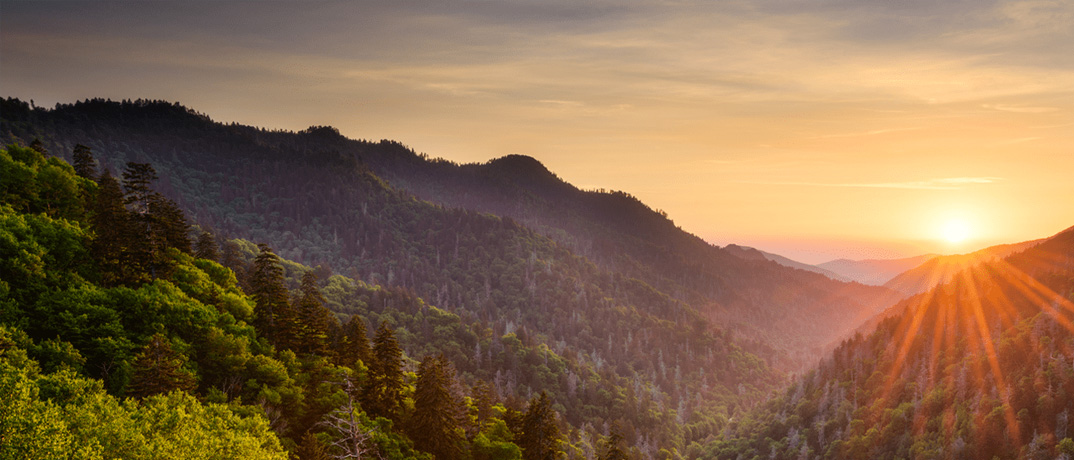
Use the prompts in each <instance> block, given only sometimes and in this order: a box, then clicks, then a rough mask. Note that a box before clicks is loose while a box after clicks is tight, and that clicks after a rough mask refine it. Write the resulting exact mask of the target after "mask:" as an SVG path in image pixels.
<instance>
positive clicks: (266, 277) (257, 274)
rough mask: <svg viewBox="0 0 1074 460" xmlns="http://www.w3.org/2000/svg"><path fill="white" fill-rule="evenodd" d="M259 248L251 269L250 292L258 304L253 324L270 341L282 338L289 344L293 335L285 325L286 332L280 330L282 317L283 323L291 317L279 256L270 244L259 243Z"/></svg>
mask: <svg viewBox="0 0 1074 460" xmlns="http://www.w3.org/2000/svg"><path fill="white" fill-rule="evenodd" d="M257 249H258V254H257V257H256V258H255V259H254V262H253V267H252V268H251V269H250V270H249V273H250V274H249V282H250V294H251V295H252V296H253V298H254V301H255V302H256V305H257V307H256V308H257V309H256V311H254V325H255V326H256V327H257V329H258V330H259V331H260V332H261V333H262V334H264V335H265V337H267V338H268V339H269V341H270V342H272V343H274V344H280V343H281V340H282V342H283V343H284V344H287V343H288V341H289V340H290V336H289V334H288V333H287V332H286V325H285V326H284V329H285V331H283V333H281V331H280V330H279V329H280V322H281V317H282V321H284V322H286V321H288V320H289V319H290V318H289V316H290V315H289V310H290V305H288V303H287V287H286V286H285V285H284V278H283V266H282V265H280V258H279V256H277V255H276V254H275V253H273V252H272V248H270V247H269V246H268V245H267V244H264V243H261V244H258V245H257ZM281 336H282V337H281Z"/></svg>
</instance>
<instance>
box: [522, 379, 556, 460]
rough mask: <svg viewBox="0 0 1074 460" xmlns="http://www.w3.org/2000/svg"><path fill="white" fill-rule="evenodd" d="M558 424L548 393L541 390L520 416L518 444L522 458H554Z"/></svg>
mask: <svg viewBox="0 0 1074 460" xmlns="http://www.w3.org/2000/svg"><path fill="white" fill-rule="evenodd" d="M559 442H560V434H559V425H558V424H556V412H555V411H554V410H552V401H551V400H550V399H549V398H548V393H545V392H544V391H542V392H541V394H540V395H539V396H536V397H534V398H533V399H532V400H530V404H529V407H528V408H527V409H526V414H525V415H523V416H522V433H521V435H520V436H519V437H518V446H519V447H521V448H522V458H523V460H554V459H555V458H556V456H557V455H558V454H559Z"/></svg>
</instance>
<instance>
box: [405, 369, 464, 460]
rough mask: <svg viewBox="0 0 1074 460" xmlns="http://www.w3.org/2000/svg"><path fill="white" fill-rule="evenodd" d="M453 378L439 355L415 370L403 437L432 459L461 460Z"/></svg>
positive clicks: (458, 411) (461, 435)
mask: <svg viewBox="0 0 1074 460" xmlns="http://www.w3.org/2000/svg"><path fill="white" fill-rule="evenodd" d="M454 383H455V382H454V376H452V375H451V373H450V372H449V371H448V368H447V365H446V363H445V359H444V356H443V355H440V356H439V357H436V358H433V357H426V358H425V359H424V360H422V362H421V365H420V366H419V367H418V381H417V383H416V385H415V389H414V413H413V414H412V415H411V416H410V420H409V421H408V422H409V423H408V426H407V434H408V435H409V436H410V439H411V440H413V441H414V447H415V448H417V449H419V450H423V451H425V452H428V453H431V454H433V457H434V458H437V459H444V460H453V459H461V458H464V456H465V455H464V453H465V447H464V446H465V442H466V437H465V436H464V433H463V430H462V429H461V428H460V425H461V424H462V421H463V420H462V416H463V412H462V402H461V401H459V400H457V399H456V398H455V396H454V395H452V393H451V387H452V386H453V385H454Z"/></svg>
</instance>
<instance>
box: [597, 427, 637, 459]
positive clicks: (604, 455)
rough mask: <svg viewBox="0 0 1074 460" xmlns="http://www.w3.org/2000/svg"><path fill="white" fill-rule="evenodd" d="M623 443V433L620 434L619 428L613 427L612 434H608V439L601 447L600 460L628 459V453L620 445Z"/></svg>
mask: <svg viewBox="0 0 1074 460" xmlns="http://www.w3.org/2000/svg"><path fill="white" fill-rule="evenodd" d="M622 443H623V435H621V434H619V430H618V429H613V430H612V434H611V435H610V436H608V439H607V440H605V442H604V447H603V449H601V453H600V456H599V457H597V459H598V460H628V458H629V457H627V454H626V452H625V451H623V448H622V447H620V446H621V445H622Z"/></svg>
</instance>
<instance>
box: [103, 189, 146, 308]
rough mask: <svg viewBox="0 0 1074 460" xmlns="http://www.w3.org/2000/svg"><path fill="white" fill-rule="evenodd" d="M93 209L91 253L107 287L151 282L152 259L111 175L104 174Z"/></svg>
mask: <svg viewBox="0 0 1074 460" xmlns="http://www.w3.org/2000/svg"><path fill="white" fill-rule="evenodd" d="M97 182H98V187H97V196H96V199H95V202H94V206H93V219H92V223H93V231H94V238H93V243H92V245H91V252H92V254H93V257H94V259H95V260H96V262H97V267H98V268H99V273H100V276H101V284H103V285H104V286H110V287H111V286H122V285H131V284H137V283H140V282H144V281H147V280H148V279H149V277H148V274H147V269H148V264H149V257H148V256H149V255H148V254H147V253H145V251H144V248H145V246H144V245H142V244H140V242H139V238H140V236H141V235H140V234H139V233H138V232H137V231H135V229H134V227H133V223H132V222H131V216H130V213H129V212H127V209H126V208H125V207H123V191H122V190H121V189H120V186H119V182H118V181H117V180H116V179H115V178H114V177H112V174H111V173H109V172H108V171H105V172H104V174H102V175H101V177H100V178H99V179H98V180H97Z"/></svg>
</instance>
